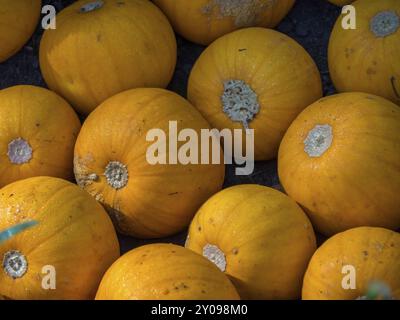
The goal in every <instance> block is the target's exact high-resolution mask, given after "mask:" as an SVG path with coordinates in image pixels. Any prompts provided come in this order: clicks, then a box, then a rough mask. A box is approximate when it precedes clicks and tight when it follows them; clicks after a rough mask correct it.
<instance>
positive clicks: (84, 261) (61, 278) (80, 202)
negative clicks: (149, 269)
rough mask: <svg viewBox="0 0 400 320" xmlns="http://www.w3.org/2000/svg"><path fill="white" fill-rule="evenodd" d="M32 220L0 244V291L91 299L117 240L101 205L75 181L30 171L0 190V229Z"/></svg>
mask: <svg viewBox="0 0 400 320" xmlns="http://www.w3.org/2000/svg"><path fill="white" fill-rule="evenodd" d="M29 220H35V221H37V222H38V224H37V225H36V226H34V227H32V228H30V229H27V230H25V231H24V232H22V233H19V234H18V235H15V236H14V237H12V238H11V239H9V240H8V241H6V242H5V243H3V244H2V245H0V260H1V261H2V262H3V263H2V265H1V269H2V270H1V272H0V295H2V296H4V297H7V298H11V299H18V300H20V299H24V300H25V299H34V300H36V299H93V298H94V296H95V294H96V290H97V288H98V285H99V283H100V281H101V278H102V276H103V274H104V273H105V271H106V270H107V268H108V267H109V266H110V265H111V264H112V263H113V262H114V261H115V260H116V259H117V258H118V257H119V244H118V239H117V237H116V233H115V230H114V228H113V225H112V222H111V220H110V218H109V217H108V215H107V213H106V212H105V210H104V209H103V208H102V207H101V205H99V204H98V203H97V202H96V201H95V200H94V199H93V198H92V197H91V196H90V195H88V194H87V193H86V192H85V191H83V190H81V189H80V188H79V187H78V186H76V185H74V184H72V183H70V182H68V181H65V180H62V179H59V178H52V177H34V178H29V179H25V180H20V181H17V182H14V183H12V184H9V185H7V186H6V187H4V188H2V189H1V191H0V230H3V229H7V228H9V227H11V226H13V225H15V224H18V223H20V222H23V221H29Z"/></svg>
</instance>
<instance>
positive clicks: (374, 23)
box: [370, 11, 400, 38]
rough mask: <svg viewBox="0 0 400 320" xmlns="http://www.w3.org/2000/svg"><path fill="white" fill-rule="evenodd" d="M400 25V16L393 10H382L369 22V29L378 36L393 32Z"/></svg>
mask: <svg viewBox="0 0 400 320" xmlns="http://www.w3.org/2000/svg"><path fill="white" fill-rule="evenodd" d="M399 27H400V17H399V16H398V15H397V13H396V12H395V11H382V12H379V13H378V14H377V15H375V16H374V17H373V18H372V19H371V22H370V28H371V31H372V32H373V33H374V34H375V36H377V37H379V38H384V37H387V36H389V35H391V34H393V33H395V32H396V31H397V30H398V29H399Z"/></svg>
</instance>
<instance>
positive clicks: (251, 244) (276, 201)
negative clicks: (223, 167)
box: [186, 185, 316, 299]
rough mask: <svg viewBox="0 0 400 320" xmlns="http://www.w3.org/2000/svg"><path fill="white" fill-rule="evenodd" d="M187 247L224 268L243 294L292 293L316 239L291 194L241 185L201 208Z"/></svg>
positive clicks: (274, 296)
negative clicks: (290, 196) (289, 195)
mask: <svg viewBox="0 0 400 320" xmlns="http://www.w3.org/2000/svg"><path fill="white" fill-rule="evenodd" d="M186 247H187V248H189V249H191V250H193V251H195V252H197V253H199V254H202V255H204V256H205V257H207V258H208V259H210V260H211V261H213V262H214V263H215V264H216V265H217V266H218V267H219V268H220V269H221V270H222V271H224V272H225V273H226V274H227V275H228V276H229V278H230V279H231V281H232V282H233V284H234V285H235V287H236V289H237V290H238V292H239V294H240V296H241V297H242V298H243V299H296V298H299V297H300V295H301V284H302V279H303V276H304V272H305V270H306V268H307V264H308V262H309V259H310V258H311V256H312V254H313V253H314V251H315V249H316V244H315V235H314V232H313V228H312V226H311V223H310V221H309V220H308V218H307V216H306V215H305V213H304V212H303V211H302V210H301V209H300V207H299V206H298V205H297V204H296V203H295V202H294V201H293V200H291V199H290V198H289V197H287V196H286V195H284V194H283V193H281V192H279V191H277V190H274V189H271V188H267V187H263V186H258V185H240V186H235V187H232V188H228V189H225V190H223V191H221V192H219V193H217V194H216V195H214V196H213V197H211V199H209V200H208V201H207V202H206V203H205V204H204V205H203V206H202V207H201V208H200V210H199V211H198V212H197V214H196V216H195V218H194V220H193V222H192V224H191V226H190V229H189V236H188V240H187V243H186Z"/></svg>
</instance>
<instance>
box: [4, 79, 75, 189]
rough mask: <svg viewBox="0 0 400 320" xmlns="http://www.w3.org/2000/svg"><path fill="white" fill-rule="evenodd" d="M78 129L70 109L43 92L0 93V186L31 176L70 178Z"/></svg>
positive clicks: (26, 89) (16, 90)
mask: <svg viewBox="0 0 400 320" xmlns="http://www.w3.org/2000/svg"><path fill="white" fill-rule="evenodd" d="M80 127H81V124H80V122H79V119H78V117H77V115H76V114H75V112H74V110H73V109H72V108H71V106H70V105H69V104H68V103H67V102H65V101H64V100H63V99H62V98H60V97H59V96H57V95H56V94H55V93H53V92H51V91H49V90H47V89H43V88H39V87H33V86H16V87H11V88H7V89H3V90H0V150H1V155H0V164H1V170H0V186H4V185H6V184H8V183H11V182H14V181H16V180H20V179H24V178H28V177H33V176H55V177H59V178H65V179H72V178H73V170H72V160H73V153H74V145H75V141H76V138H77V136H78V132H79V130H80Z"/></svg>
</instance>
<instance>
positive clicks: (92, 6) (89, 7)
mask: <svg viewBox="0 0 400 320" xmlns="http://www.w3.org/2000/svg"><path fill="white" fill-rule="evenodd" d="M103 5H104V2H103V1H102V0H98V1H93V2H89V3H87V4H85V5H83V6H82V7H80V9H79V12H80V13H88V12H92V11H95V10H97V9H100V8H101V7H103Z"/></svg>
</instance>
